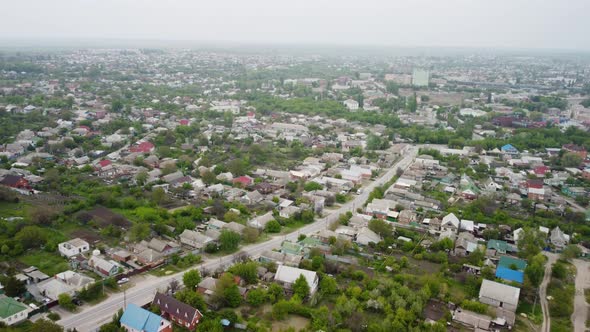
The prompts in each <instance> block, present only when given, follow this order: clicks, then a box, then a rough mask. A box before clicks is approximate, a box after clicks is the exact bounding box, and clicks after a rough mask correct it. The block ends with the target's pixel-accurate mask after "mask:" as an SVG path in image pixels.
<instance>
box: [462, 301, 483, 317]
mask: <svg viewBox="0 0 590 332" xmlns="http://www.w3.org/2000/svg"><path fill="white" fill-rule="evenodd" d="M460 307H461V308H463V309H465V310H471V311H474V312H477V313H479V314H486V313H487V312H488V306H487V305H486V304H483V303H481V302H477V301H470V300H464V301H463V302H461V305H460Z"/></svg>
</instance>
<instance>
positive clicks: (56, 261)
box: [18, 251, 70, 277]
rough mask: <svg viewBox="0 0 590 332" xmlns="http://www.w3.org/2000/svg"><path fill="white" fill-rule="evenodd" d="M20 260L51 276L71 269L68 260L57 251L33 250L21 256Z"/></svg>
mask: <svg viewBox="0 0 590 332" xmlns="http://www.w3.org/2000/svg"><path fill="white" fill-rule="evenodd" d="M18 260H19V261H20V262H22V263H24V264H26V265H30V266H35V267H37V268H38V269H39V270H41V272H43V273H45V274H47V275H48V276H50V277H51V276H54V275H56V274H58V273H60V272H63V271H66V270H69V269H70V264H68V261H67V260H66V259H65V258H63V257H60V256H59V255H58V254H57V253H55V254H54V253H49V252H45V251H33V252H29V253H27V254H25V255H23V256H21V257H20V258H19V259H18Z"/></svg>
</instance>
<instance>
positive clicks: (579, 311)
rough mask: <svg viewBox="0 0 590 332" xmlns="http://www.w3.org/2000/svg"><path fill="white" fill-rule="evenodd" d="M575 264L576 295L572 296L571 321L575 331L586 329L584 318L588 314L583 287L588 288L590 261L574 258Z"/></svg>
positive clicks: (580, 331)
mask: <svg viewBox="0 0 590 332" xmlns="http://www.w3.org/2000/svg"><path fill="white" fill-rule="evenodd" d="M573 263H574V265H575V266H576V270H577V273H576V296H575V298H574V313H573V314H572V323H573V325H574V331H575V332H584V331H588V329H587V328H586V319H587V315H588V303H586V297H585V296H584V289H586V288H590V262H587V261H583V260H581V259H574V261H573Z"/></svg>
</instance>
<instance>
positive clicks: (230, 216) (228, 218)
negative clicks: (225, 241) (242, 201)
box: [223, 211, 240, 222]
mask: <svg viewBox="0 0 590 332" xmlns="http://www.w3.org/2000/svg"><path fill="white" fill-rule="evenodd" d="M239 220H240V215H239V214H237V213H235V212H234V211H227V212H226V213H225V214H224V215H223V221H225V222H232V221H233V222H238V221H239Z"/></svg>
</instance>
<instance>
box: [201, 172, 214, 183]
mask: <svg viewBox="0 0 590 332" xmlns="http://www.w3.org/2000/svg"><path fill="white" fill-rule="evenodd" d="M201 179H202V180H203V183H205V184H207V185H209V184H213V183H215V180H216V177H215V173H213V172H211V171H209V170H207V171H205V172H204V173H203V174H202V175H201Z"/></svg>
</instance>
